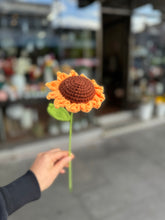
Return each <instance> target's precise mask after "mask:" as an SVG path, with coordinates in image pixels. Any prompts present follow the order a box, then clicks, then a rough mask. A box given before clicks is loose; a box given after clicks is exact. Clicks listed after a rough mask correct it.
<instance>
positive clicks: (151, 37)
mask: <svg viewBox="0 0 165 220" xmlns="http://www.w3.org/2000/svg"><path fill="white" fill-rule="evenodd" d="M156 7H159V8H156ZM164 32H165V23H164V21H163V15H162V12H161V6H160V5H159V4H158V5H157V6H155V7H154V6H153V4H146V5H143V6H142V7H139V8H137V9H135V10H134V11H133V15H132V18H131V36H130V70H129V82H128V98H129V100H130V101H142V100H143V99H146V98H147V99H154V98H155V96H161V95H163V94H164V92H165V68H164V67H165V38H164V36H165V34H164Z"/></svg>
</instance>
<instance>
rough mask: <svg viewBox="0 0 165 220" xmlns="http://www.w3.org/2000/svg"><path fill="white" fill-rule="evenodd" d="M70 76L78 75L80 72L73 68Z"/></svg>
mask: <svg viewBox="0 0 165 220" xmlns="http://www.w3.org/2000/svg"><path fill="white" fill-rule="evenodd" d="M69 76H78V73H77V72H76V71H75V70H71V71H70V74H69Z"/></svg>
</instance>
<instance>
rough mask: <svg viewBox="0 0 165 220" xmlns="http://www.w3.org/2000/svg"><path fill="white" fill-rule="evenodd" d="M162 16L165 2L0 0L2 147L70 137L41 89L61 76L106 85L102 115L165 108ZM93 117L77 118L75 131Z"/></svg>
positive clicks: (0, 137)
mask: <svg viewBox="0 0 165 220" xmlns="http://www.w3.org/2000/svg"><path fill="white" fill-rule="evenodd" d="M163 9H164V3H163V1H162V0H158V1H156V4H155V1H144V0H137V1H135V0H118V1H108V0H103V1H94V0H76V1H75V0H13V1H12V0H0V121H1V123H0V141H5V142H6V143H9V142H11V143H14V141H15V143H17V142H19V141H29V140H34V139H36V138H45V137H50V136H55V135H61V134H64V133H66V132H67V131H68V124H66V123H58V122H57V121H55V120H52V119H51V118H49V116H48V114H47V112H46V107H47V104H48V102H47V101H46V99H45V96H46V94H47V92H48V91H47V90H46V88H45V86H44V83H45V82H46V81H51V80H53V79H56V72H57V71H58V70H60V71H65V72H66V73H68V72H69V71H70V70H71V69H72V68H74V69H75V70H77V71H78V72H79V73H82V72H83V73H85V74H86V75H87V76H89V77H92V78H96V79H97V81H99V82H100V83H101V84H103V85H104V87H105V93H106V101H105V103H104V105H103V107H102V108H101V110H100V111H99V114H105V113H111V112H116V111H121V110H123V109H135V108H138V107H139V106H140V105H143V104H147V105H149V106H150V109H151V113H153V108H154V101H155V97H157V96H159V97H158V98H157V99H156V100H157V102H158V103H159V104H160V103H161V104H163V106H165V104H164V103H165V101H164V100H165V98H164V92H165V72H164V65H165V64H164V63H165V49H164V48H165V39H164V30H165V23H164V13H163ZM159 106H160V105H159ZM97 114H98V112H97ZM163 114H164V115H165V107H164V113H163ZM92 115H93V112H92V113H91V114H76V116H75V123H74V126H75V127H74V129H75V131H79V130H83V129H86V128H88V127H90V126H91V124H92V123H93V121H92Z"/></svg>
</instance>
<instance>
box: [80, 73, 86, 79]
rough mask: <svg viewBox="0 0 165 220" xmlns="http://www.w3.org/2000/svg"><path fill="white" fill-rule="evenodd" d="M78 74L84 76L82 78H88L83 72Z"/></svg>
mask: <svg viewBox="0 0 165 220" xmlns="http://www.w3.org/2000/svg"><path fill="white" fill-rule="evenodd" d="M80 76H82V77H84V78H87V79H88V77H87V76H86V75H84V74H83V73H82V74H80Z"/></svg>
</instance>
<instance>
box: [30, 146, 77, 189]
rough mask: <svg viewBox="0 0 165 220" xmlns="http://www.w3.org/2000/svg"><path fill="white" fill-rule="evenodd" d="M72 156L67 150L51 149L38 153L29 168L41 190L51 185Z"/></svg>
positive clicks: (63, 171) (63, 170)
mask: <svg viewBox="0 0 165 220" xmlns="http://www.w3.org/2000/svg"><path fill="white" fill-rule="evenodd" d="M73 158H74V155H73V154H72V155H71V156H69V152H68V151H62V150H61V149H59V148H58V149H52V150H50V151H47V152H43V153H39V154H38V155H37V157H36V159H35V161H34V163H33V164H32V166H31V168H30V170H31V171H32V172H33V173H34V174H35V176H36V178H37V180H38V183H39V186H40V190H41V191H43V190H45V189H47V188H48V187H49V186H51V185H52V183H53V182H54V180H55V179H56V178H57V176H58V175H59V173H65V169H64V167H68V166H69V165H68V164H69V161H71V160H72V159H73Z"/></svg>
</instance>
